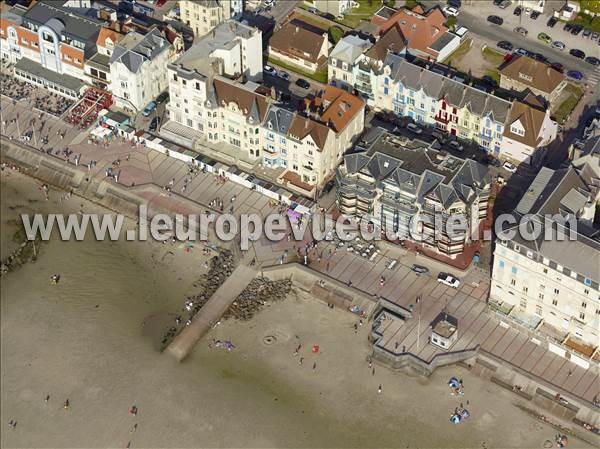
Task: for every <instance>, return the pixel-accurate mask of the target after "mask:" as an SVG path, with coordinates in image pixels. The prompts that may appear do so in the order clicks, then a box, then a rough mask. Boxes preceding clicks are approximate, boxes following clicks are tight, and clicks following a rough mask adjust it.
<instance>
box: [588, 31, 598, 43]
mask: <svg viewBox="0 0 600 449" xmlns="http://www.w3.org/2000/svg"><path fill="white" fill-rule="evenodd" d="M599 36H600V34H598V33H596V32H593V33H592V36H591V37H590V39H591V40H593V41H597V40H598V37H599Z"/></svg>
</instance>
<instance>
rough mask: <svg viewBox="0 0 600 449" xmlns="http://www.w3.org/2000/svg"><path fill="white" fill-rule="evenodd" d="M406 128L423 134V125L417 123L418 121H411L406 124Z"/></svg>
mask: <svg viewBox="0 0 600 449" xmlns="http://www.w3.org/2000/svg"><path fill="white" fill-rule="evenodd" d="M406 129H408V130H409V131H411V132H413V133H415V134H421V133H422V132H423V130H422V129H421V127H420V126H419V125H417V124H416V123H409V124H408V125H406Z"/></svg>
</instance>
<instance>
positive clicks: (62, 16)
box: [23, 0, 101, 43]
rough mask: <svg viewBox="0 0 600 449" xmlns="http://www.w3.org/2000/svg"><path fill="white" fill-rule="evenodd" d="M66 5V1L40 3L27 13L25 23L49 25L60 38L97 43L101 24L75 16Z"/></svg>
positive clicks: (24, 18)
mask: <svg viewBox="0 0 600 449" xmlns="http://www.w3.org/2000/svg"><path fill="white" fill-rule="evenodd" d="M64 3H65V2H64V1H48V0H46V1H40V2H38V3H36V4H35V5H33V7H31V8H30V9H29V11H27V12H26V13H25V15H24V16H23V21H24V22H27V21H29V22H32V23H35V24H37V25H48V26H49V27H50V28H52V29H54V31H56V32H57V34H58V35H59V36H60V35H61V34H64V35H67V36H71V37H74V38H77V39H78V40H80V41H83V42H88V41H93V43H95V41H96V39H95V37H96V36H97V35H98V32H99V31H100V26H101V22H99V21H96V20H93V19H92V18H91V17H82V16H81V15H78V14H75V12H74V10H72V9H70V8H66V7H64V6H63V4H64Z"/></svg>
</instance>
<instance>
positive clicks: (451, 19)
mask: <svg viewBox="0 0 600 449" xmlns="http://www.w3.org/2000/svg"><path fill="white" fill-rule="evenodd" d="M446 26H447V27H448V28H450V29H451V30H453V31H454V28H455V27H456V17H455V16H450V17H448V20H446Z"/></svg>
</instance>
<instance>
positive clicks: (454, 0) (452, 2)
mask: <svg viewBox="0 0 600 449" xmlns="http://www.w3.org/2000/svg"><path fill="white" fill-rule="evenodd" d="M446 3H447V4H448V6H452V7H453V8H456V9H460V7H461V6H462V1H461V0H448V1H447V2H446Z"/></svg>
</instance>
